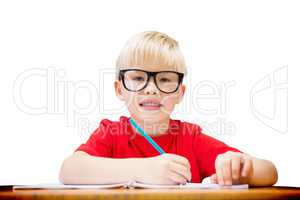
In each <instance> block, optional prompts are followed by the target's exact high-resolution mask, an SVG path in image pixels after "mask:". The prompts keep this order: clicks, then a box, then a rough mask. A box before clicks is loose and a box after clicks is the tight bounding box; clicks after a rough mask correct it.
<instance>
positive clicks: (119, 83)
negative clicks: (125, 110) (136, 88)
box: [114, 80, 124, 101]
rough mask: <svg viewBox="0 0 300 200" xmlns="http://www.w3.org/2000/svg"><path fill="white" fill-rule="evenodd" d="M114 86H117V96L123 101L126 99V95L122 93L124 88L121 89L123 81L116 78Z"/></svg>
mask: <svg viewBox="0 0 300 200" xmlns="http://www.w3.org/2000/svg"><path fill="white" fill-rule="evenodd" d="M114 86H115V93H116V96H117V97H118V99H120V100H121V101H124V97H123V95H122V90H121V87H122V86H121V82H120V81H119V80H115V82H114Z"/></svg>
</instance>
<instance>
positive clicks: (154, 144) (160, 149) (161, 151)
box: [129, 118, 166, 154]
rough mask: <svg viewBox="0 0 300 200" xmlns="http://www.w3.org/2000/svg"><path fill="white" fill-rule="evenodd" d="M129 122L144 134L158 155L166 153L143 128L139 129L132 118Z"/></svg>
mask: <svg viewBox="0 0 300 200" xmlns="http://www.w3.org/2000/svg"><path fill="white" fill-rule="evenodd" d="M129 121H130V123H131V124H132V125H133V126H134V127H135V128H136V129H137V130H138V131H139V132H140V133H141V134H142V136H143V137H144V138H146V140H147V141H148V142H149V143H150V144H151V145H152V146H153V147H154V149H156V151H158V153H160V154H164V153H166V152H165V151H164V150H163V149H162V148H161V147H160V146H158V144H157V143H156V142H155V141H154V140H153V139H152V138H151V137H150V136H149V135H148V134H147V133H146V132H145V131H144V130H143V129H142V128H141V127H139V125H138V124H137V123H136V122H135V121H134V120H133V119H132V118H130V120H129Z"/></svg>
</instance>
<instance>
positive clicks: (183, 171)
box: [169, 162, 191, 181]
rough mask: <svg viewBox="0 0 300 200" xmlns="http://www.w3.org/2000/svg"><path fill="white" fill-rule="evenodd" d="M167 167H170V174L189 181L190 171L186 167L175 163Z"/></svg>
mask: <svg viewBox="0 0 300 200" xmlns="http://www.w3.org/2000/svg"><path fill="white" fill-rule="evenodd" d="M169 167H170V170H171V171H172V172H174V173H177V174H179V175H180V176H182V177H183V178H184V179H185V180H186V181H190V180H191V171H190V169H189V168H187V167H186V166H184V165H181V164H178V163H176V162H171V163H170V165H169Z"/></svg>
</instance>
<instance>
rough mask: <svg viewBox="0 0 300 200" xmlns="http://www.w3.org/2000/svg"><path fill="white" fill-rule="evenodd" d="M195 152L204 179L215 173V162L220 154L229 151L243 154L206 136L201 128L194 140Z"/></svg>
mask: <svg viewBox="0 0 300 200" xmlns="http://www.w3.org/2000/svg"><path fill="white" fill-rule="evenodd" d="M194 150H195V152H196V156H197V162H198V165H199V168H200V174H201V177H202V178H205V177H208V176H211V175H212V174H214V173H215V171H216V170H215V160H216V158H217V156H218V155H219V154H222V153H225V152H227V151H234V152H241V151H240V150H238V149H236V148H233V147H230V146H228V145H227V144H225V143H223V142H221V141H219V140H217V139H215V138H213V137H210V136H208V135H205V134H204V133H202V132H201V128H200V127H199V130H198V133H197V134H196V136H195V139H194Z"/></svg>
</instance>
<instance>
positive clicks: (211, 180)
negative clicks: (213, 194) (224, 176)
mask: <svg viewBox="0 0 300 200" xmlns="http://www.w3.org/2000/svg"><path fill="white" fill-rule="evenodd" d="M210 183H213V184H217V183H218V180H217V175H216V174H213V175H211V176H210Z"/></svg>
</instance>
